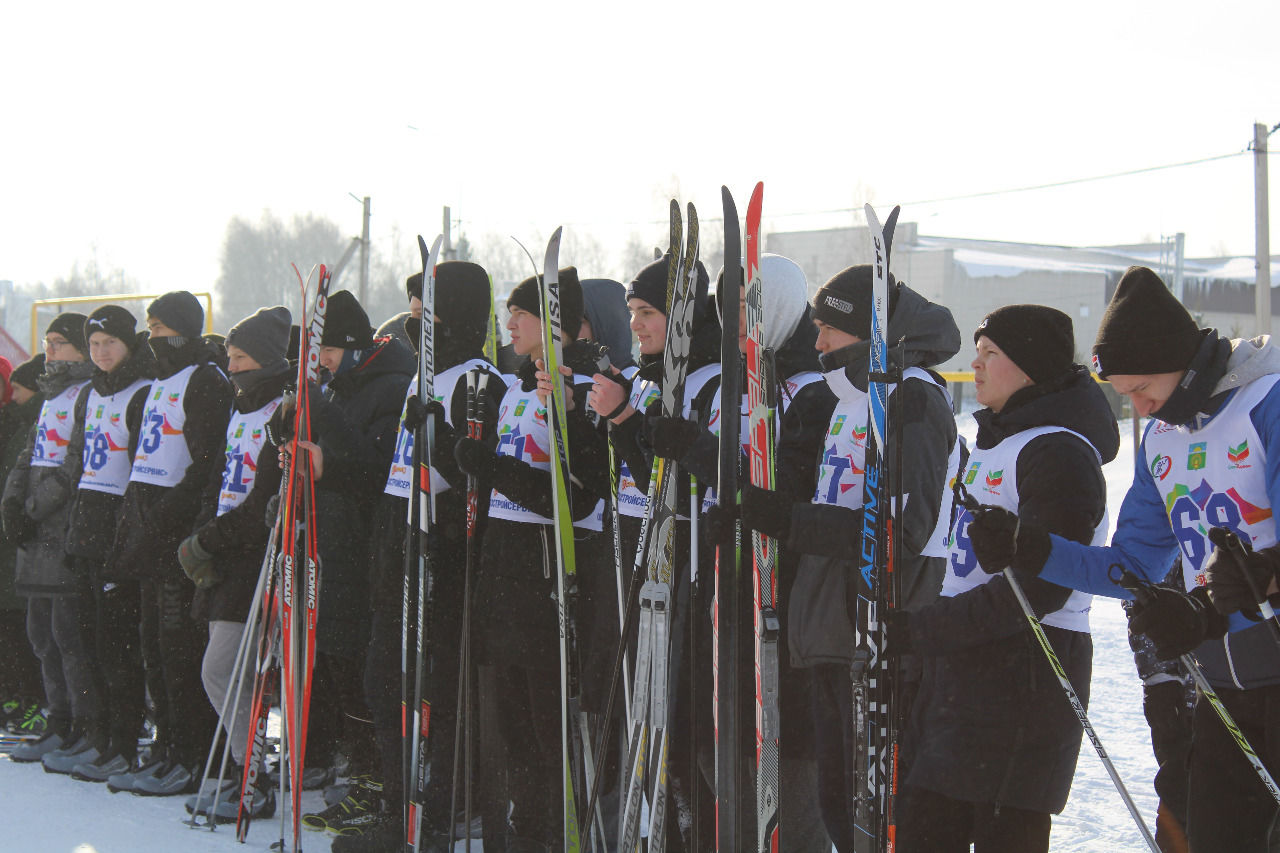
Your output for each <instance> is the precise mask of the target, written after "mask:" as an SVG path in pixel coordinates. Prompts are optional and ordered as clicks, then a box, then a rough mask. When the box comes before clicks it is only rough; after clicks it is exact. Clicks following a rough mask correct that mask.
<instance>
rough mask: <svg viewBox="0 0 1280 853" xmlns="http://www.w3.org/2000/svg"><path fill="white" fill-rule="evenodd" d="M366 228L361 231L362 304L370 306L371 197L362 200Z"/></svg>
mask: <svg viewBox="0 0 1280 853" xmlns="http://www.w3.org/2000/svg"><path fill="white" fill-rule="evenodd" d="M361 207H363V208H364V226H363V228H362V229H361V231H360V304H361V305H368V304H369V196H365V197H364V198H363V199H361Z"/></svg>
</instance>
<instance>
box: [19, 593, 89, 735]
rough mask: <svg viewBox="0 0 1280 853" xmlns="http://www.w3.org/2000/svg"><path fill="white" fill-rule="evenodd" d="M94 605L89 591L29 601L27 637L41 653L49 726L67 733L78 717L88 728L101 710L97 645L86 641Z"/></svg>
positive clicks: (37, 652) (77, 725)
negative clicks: (82, 593)
mask: <svg viewBox="0 0 1280 853" xmlns="http://www.w3.org/2000/svg"><path fill="white" fill-rule="evenodd" d="M92 606H93V604H92V601H91V599H90V598H89V597H88V595H87V593H86V595H74V594H73V595H61V596H54V597H49V596H34V597H32V598H30V599H29V600H28V601H27V637H28V639H30V641H31V649H32V651H34V652H35V654H36V657H38V658H39V659H40V668H41V673H42V676H43V680H44V691H45V696H46V697H47V699H48V701H49V726H50V729H51V730H53V731H59V732H62V733H64V734H65V733H66V732H67V731H68V730H69V727H70V724H71V723H72V721H73V720H74V722H75V725H76V727H83V728H84V729H86V730H87V729H88V728H89V727H90V726H92V725H93V724H94V723H95V722H96V721H97V719H98V717H99V714H100V712H101V697H100V695H99V692H98V687H99V683H98V679H97V676H96V672H97V667H96V664H95V661H94V657H93V648H92V646H90V645H88V644H87V643H86V642H85V634H86V633H87V631H86V625H87V624H88V623H87V616H86V614H87V613H89V612H91V610H92Z"/></svg>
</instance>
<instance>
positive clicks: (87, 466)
mask: <svg viewBox="0 0 1280 853" xmlns="http://www.w3.org/2000/svg"><path fill="white" fill-rule="evenodd" d="M150 384H151V380H150V379H137V380H135V381H134V383H133V384H132V385H130V386H129V387H128V388H124V389H122V390H120V391H117V392H116V393H114V394H112V395H111V396H109V397H104V396H102V395H101V394H99V393H98V392H97V391H96V390H95V389H92V388H90V389H89V397H88V399H87V400H86V401H85V403H86V405H85V410H84V469H83V470H82V471H81V473H80V486H79V487H80V488H82V489H88V490H89V491H92V492H106V493H107V494H109V495H123V494H124V489H125V486H127V485H129V472H130V471H131V470H132V468H133V463H132V462H131V461H130V460H129V424H128V423H127V422H126V419H125V416H126V410H127V409H128V408H129V403H130V401H131V400H133V395H134V394H135V393H137V391H138V389H139V388H142V387H143V386H145V385H150Z"/></svg>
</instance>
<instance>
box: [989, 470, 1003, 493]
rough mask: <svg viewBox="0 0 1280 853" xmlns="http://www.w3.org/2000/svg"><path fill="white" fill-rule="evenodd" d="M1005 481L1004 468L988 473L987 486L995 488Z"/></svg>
mask: <svg viewBox="0 0 1280 853" xmlns="http://www.w3.org/2000/svg"><path fill="white" fill-rule="evenodd" d="M1003 482H1004V469H1003V468H1001V469H1000V470H999V471H990V472H988V473H987V488H988V489H994V488H995V487H996V486H998V485H1000V484H1001V483H1003Z"/></svg>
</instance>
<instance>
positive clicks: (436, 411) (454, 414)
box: [308, 261, 506, 853]
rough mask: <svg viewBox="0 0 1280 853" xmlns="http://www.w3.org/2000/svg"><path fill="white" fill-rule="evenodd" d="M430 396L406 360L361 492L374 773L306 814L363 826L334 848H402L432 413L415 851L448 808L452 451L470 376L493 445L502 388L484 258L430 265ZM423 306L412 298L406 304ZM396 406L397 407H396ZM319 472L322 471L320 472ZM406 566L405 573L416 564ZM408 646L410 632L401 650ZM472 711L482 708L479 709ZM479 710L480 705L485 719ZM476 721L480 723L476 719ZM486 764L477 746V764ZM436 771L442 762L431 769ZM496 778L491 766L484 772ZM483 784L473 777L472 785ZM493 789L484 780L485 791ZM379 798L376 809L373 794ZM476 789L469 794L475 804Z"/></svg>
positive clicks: (456, 638) (454, 567) (441, 828)
mask: <svg viewBox="0 0 1280 853" xmlns="http://www.w3.org/2000/svg"><path fill="white" fill-rule="evenodd" d="M415 284H416V287H417V288H418V290H417V292H418V293H420V292H421V290H420V288H421V275H420V274H415V276H411V277H410V279H409V291H410V295H411V296H412V295H413V293H414V287H415ZM435 285H436V289H435V303H436V304H435V312H434V313H435V317H436V323H435V329H434V335H433V340H434V343H435V352H434V362H435V370H436V373H435V396H436V400H437V401H438V402H436V403H435V404H434V405H422V404H421V403H419V402H418V397H417V375H416V370H415V368H416V364H413V363H412V362H411V364H410V369H411V370H415V375H414V376H413V378H412V380H411V381H410V382H409V383H408V387H407V389H406V391H407V393H406V392H402V393H401V398H400V401H399V402H398V403H397V407H398V409H397V410H398V412H399V419H398V421H397V422H396V424H395V425H396V427H397V429H396V431H395V434H394V446H393V451H392V452H391V453H389V454H388V456H387V457H385V458H384V461H383V467H382V470H381V472H380V474H379V476H378V477H377V478H376V480H375V481H374V482H373V483H372V484H368V485H372V487H373V488H374V490H375V491H376V493H377V495H376V499H375V497H374V495H372V494H368V493H367V492H368V488H367V485H366V486H365V487H362V488H363V489H364V492H362V494H361V496H360V498H359V500H360V501H361V505H362V506H365V507H373V521H372V524H373V531H374V532H373V535H372V536H371V537H370V544H371V546H372V548H371V553H370V556H371V559H370V561H369V569H368V574H367V576H365V582H366V583H365V585H366V586H367V588H368V598H369V605H370V611H371V612H370V617H369V618H370V621H371V626H370V629H369V636H368V642H367V651H366V653H365V655H364V658H363V663H364V670H363V675H364V699H365V703H367V707H368V710H369V715H370V718H371V719H372V720H373V729H374V736H375V740H376V746H377V748H376V751H373V750H370V751H368V752H366V753H363V754H360V755H359V756H358V757H359V758H362V759H364V760H366V761H372V762H376V763H375V764H374V765H373V766H371V767H367V768H364V769H365V770H366V771H367V772H368V773H370V774H371V775H372V778H373V779H376V780H377V782H375V783H368V782H366V783H361V784H359V785H356V786H354V787H353V789H352V790H351V793H350V794H349V795H348V797H347V798H346V799H345V800H344V801H343V802H342V803H339V804H338V805H337V806H335V807H334V808H331V809H329V810H327V811H326V812H322V813H320V814H316V815H313V816H309V818H308V820H309V825H319V824H320V823H321V822H323V823H324V825H326V826H328V827H329V828H330V829H332V830H338V831H340V830H341V829H342V827H343V826H344V825H346V824H348V823H350V824H352V825H360V826H362V828H363V830H364V832H363V834H362V835H340V836H339V837H338V838H336V839H335V840H334V850H335V853H366V852H367V851H384V850H399V849H401V848H402V847H403V845H404V839H405V828H404V824H403V805H404V802H403V801H404V786H403V780H402V773H403V770H402V763H401V762H402V757H401V752H402V740H401V723H402V717H401V704H400V701H401V700H400V643H401V639H402V631H403V625H402V623H401V617H402V605H403V600H404V599H403V590H404V583H405V544H406V536H407V535H416V529H417V528H416V527H414V528H412V529H410V528H407V527H406V524H405V519H406V516H407V514H408V505H409V497H410V488H411V486H412V482H413V474H412V470H413V456H414V451H413V446H414V431H415V430H416V429H417V428H418V427H420V426H421V425H422V423H423V422H424V421H425V419H426V418H427V417H434V418H436V424H435V444H434V445H433V456H432V469H433V472H432V478H431V479H432V483H433V485H435V486H436V487H437V488H436V518H437V527H436V530H437V533H438V536H437V537H436V538H435V541H434V542H432V543H430V547H431V548H432V554H431V558H432V565H433V566H436V567H439V570H438V571H435V572H433V575H432V583H433V589H432V601H433V617H432V619H433V621H432V626H431V646H430V649H429V650H428V653H429V654H430V655H431V658H432V660H433V663H432V665H431V666H430V667H429V670H428V671H429V673H430V675H429V678H428V681H427V684H426V687H425V688H424V689H425V692H426V695H427V696H428V697H429V700H430V703H431V707H432V712H431V717H430V724H431V755H430V757H429V760H430V764H431V767H432V768H433V771H432V773H431V774H430V782H429V786H430V787H429V792H428V796H427V798H426V805H425V808H424V810H423V815H422V819H423V826H422V829H421V831H422V833H423V834H424V839H425V842H426V843H424V845H423V849H424V850H432V851H434V850H436V849H437V848H436V847H435V846H432V845H433V844H437V843H440V842H441V836H444V837H445V838H446V839H447V833H448V831H449V829H450V826H451V823H452V819H453V815H451V814H449V802H450V791H451V790H452V781H453V780H452V774H451V773H450V772H449V771H448V768H450V767H452V765H453V748H454V737H453V735H454V719H455V718H454V713H455V708H456V704H457V691H458V683H457V675H458V649H459V644H460V641H461V636H460V634H461V624H462V610H463V598H464V596H463V586H464V583H465V578H464V573H463V568H464V566H465V564H466V554H465V543H466V523H465V520H466V488H465V480H466V475H465V474H463V473H462V472H461V470H460V469H459V468H458V465H457V462H456V460H455V459H454V456H453V444H454V441H455V440H456V439H457V438H458V437H459V436H461V435H465V430H466V415H467V381H466V377H467V374H468V373H472V372H476V373H484V374H487V377H488V378H487V387H486V390H485V393H484V395H483V397H482V405H481V407H480V412H481V417H482V420H483V427H482V434H483V436H484V443H485V445H486V446H489V447H493V446H496V445H497V442H498V436H497V433H496V430H495V428H494V427H495V422H496V420H497V414H498V402H499V401H500V400H501V399H502V395H503V393H504V392H505V390H506V388H505V384H504V380H503V378H502V377H501V376H500V375H499V374H498V373H497V370H496V369H495V368H494V367H493V365H492V364H490V363H489V362H488V361H487V360H486V359H485V358H484V354H483V351H482V347H483V345H484V340H485V333H486V329H487V326H488V322H489V310H490V303H489V298H488V288H489V276H488V273H487V272H485V270H484V268H483V267H480V266H479V265H477V264H473V263H469V262H466V261H445V262H443V263H440V264H439V265H437V267H436V281H435ZM414 308H415V309H416V312H417V313H418V314H419V315H420V312H421V303H420V302H418V303H416V304H415V305H414ZM419 322H420V320H419V319H418V317H416V316H412V315H411V316H409V317H408V318H407V319H406V321H405V332H406V334H407V338H408V340H410V341H411V342H412V344H413V346H414V347H415V348H416V347H417V345H418V341H419V338H420V331H421V327H420V326H419ZM401 404H403V408H402V409H401V408H399V407H400V405H401ZM325 476H326V477H327V476H328V474H327V473H326V475H325ZM487 502H488V492H487V491H482V492H481V497H480V500H479V503H478V511H477V517H478V518H479V520H480V525H481V526H480V531H481V533H483V530H484V522H485V519H486V517H487V511H486V506H487ZM416 570H417V567H416V565H414V566H413V567H412V571H414V572H416ZM413 647H414V643H413V640H412V639H410V648H411V649H413ZM476 707H477V708H478V709H479V708H480V706H478V705H477V706H476ZM487 713H488V711H487V709H484V710H481V714H482V717H483V715H485V714H487ZM475 728H476V729H477V730H478V729H479V728H480V727H479V726H477V727H475ZM495 741H496V738H493V737H487V738H485V739H484V743H486V744H488V746H489V747H492V746H493V745H494V743H495ZM487 760H488V761H491V759H487V758H486V757H485V754H482V762H483V761H487ZM434 768H443V769H442V770H441V772H435V770H434ZM487 775H488V776H489V777H493V776H495V775H496V774H495V773H493V772H490V773H488V774H487ZM482 788H483V786H477V794H480V792H481V790H482ZM485 790H491V786H490V788H488V789H485ZM379 799H381V800H382V807H381V808H380V807H379V802H378V800H379ZM483 799H484V798H483V796H480V797H478V800H480V801H482V802H483ZM484 820H485V825H486V826H488V827H498V828H499V829H494V830H491V831H490V833H489V834H490V835H491V836H497V837H500V828H501V827H502V826H503V825H504V823H505V820H506V801H505V799H503V801H502V803H501V804H498V805H495V806H492V807H489V808H487V809H486V810H485V818H484Z"/></svg>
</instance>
